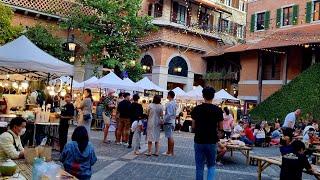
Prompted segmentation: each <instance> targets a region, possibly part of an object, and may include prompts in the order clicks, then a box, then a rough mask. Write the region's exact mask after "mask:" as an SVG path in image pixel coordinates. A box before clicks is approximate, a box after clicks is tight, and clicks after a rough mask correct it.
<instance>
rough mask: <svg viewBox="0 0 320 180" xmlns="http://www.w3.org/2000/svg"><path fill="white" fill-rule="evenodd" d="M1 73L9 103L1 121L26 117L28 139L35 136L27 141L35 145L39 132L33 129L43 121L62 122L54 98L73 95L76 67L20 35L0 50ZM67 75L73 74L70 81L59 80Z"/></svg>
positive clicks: (48, 122)
mask: <svg viewBox="0 0 320 180" xmlns="http://www.w3.org/2000/svg"><path fill="white" fill-rule="evenodd" d="M0 74H1V75H2V77H4V78H2V79H0V90H1V96H2V97H3V100H2V101H6V102H5V104H6V111H2V114H1V116H2V118H1V120H3V121H8V122H9V121H10V119H12V118H14V117H16V116H23V117H24V118H26V119H27V120H28V125H27V127H28V130H27V133H26V135H25V136H27V137H30V136H31V137H33V138H31V139H28V140H27V142H29V144H33V141H34V140H35V138H34V137H35V133H34V132H36V130H34V129H33V128H31V129H30V127H37V123H40V122H41V123H42V125H46V123H47V124H49V125H50V123H57V122H59V115H58V113H57V112H54V108H53V107H54V97H56V96H58V97H59V96H63V95H65V94H66V93H67V92H71V86H72V75H73V66H72V65H70V64H68V63H65V62H63V61H60V60H59V59H57V58H55V57H53V56H51V55H49V54H48V53H46V52H45V51H42V50H41V49H40V48H38V47H37V46H36V45H34V44H33V43H32V42H31V41H30V40H29V39H28V38H27V37H25V36H21V37H19V38H17V39H16V40H13V41H12V42H9V43H7V44H5V45H3V46H1V47H0ZM68 75H71V77H68V78H66V79H68V82H65V81H64V80H63V79H60V78H58V77H61V76H68ZM0 78H1V77H0ZM1 104H4V103H1ZM9 107H10V108H9ZM6 117H9V118H6ZM49 131H52V130H49Z"/></svg>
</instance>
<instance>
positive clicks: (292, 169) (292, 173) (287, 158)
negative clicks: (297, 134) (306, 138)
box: [280, 140, 312, 180]
mask: <svg viewBox="0 0 320 180" xmlns="http://www.w3.org/2000/svg"><path fill="white" fill-rule="evenodd" d="M291 146H292V147H293V151H294V153H290V154H286V155H284V156H282V165H281V172H280V180H301V179H302V171H303V169H306V170H307V171H309V172H312V167H311V165H310V163H309V161H308V159H307V157H306V156H305V155H304V151H305V145H304V143H303V142H301V141H298V140H296V141H293V142H292V143H291Z"/></svg>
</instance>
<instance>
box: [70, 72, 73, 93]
mask: <svg viewBox="0 0 320 180" xmlns="http://www.w3.org/2000/svg"><path fill="white" fill-rule="evenodd" d="M70 86H71V90H70V92H72V91H73V89H72V87H73V76H71V84H70Z"/></svg>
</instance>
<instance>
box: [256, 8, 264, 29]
mask: <svg viewBox="0 0 320 180" xmlns="http://www.w3.org/2000/svg"><path fill="white" fill-rule="evenodd" d="M265 15H266V12H262V13H258V14H257V24H256V30H258V31H259V30H263V29H264V21H265Z"/></svg>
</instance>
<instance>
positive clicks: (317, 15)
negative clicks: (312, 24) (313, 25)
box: [313, 1, 320, 21]
mask: <svg viewBox="0 0 320 180" xmlns="http://www.w3.org/2000/svg"><path fill="white" fill-rule="evenodd" d="M313 3H314V4H313V20H314V21H319V20H320V1H314V2H313Z"/></svg>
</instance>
